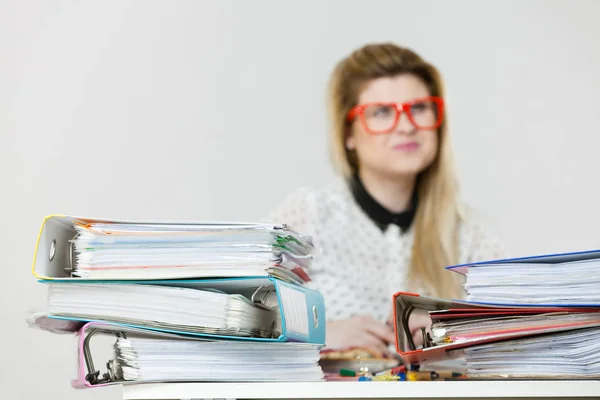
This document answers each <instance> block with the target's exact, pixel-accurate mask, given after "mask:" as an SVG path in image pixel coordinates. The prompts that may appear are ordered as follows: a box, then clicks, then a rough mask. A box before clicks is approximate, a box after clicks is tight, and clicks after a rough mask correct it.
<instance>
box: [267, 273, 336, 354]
mask: <svg viewBox="0 0 600 400" xmlns="http://www.w3.org/2000/svg"><path fill="white" fill-rule="evenodd" d="M274 283H275V287H276V290H277V297H278V299H279V304H280V310H281V316H282V320H283V321H282V328H283V340H289V341H299V342H306V343H314V344H321V345H323V344H325V303H324V300H323V296H322V295H321V293H319V292H317V291H315V290H311V289H307V288H304V287H301V286H298V285H294V284H290V283H286V282H281V281H274Z"/></svg>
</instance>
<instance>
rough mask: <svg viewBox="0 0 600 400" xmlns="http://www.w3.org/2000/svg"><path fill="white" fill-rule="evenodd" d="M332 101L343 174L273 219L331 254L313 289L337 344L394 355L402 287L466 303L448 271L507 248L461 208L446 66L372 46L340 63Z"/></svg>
mask: <svg viewBox="0 0 600 400" xmlns="http://www.w3.org/2000/svg"><path fill="white" fill-rule="evenodd" d="M329 103H330V118H331V122H332V129H331V149H332V151H333V161H334V164H335V167H336V168H337V170H338V171H339V172H340V175H341V177H342V179H341V180H340V182H338V183H336V184H334V185H332V186H330V187H326V188H319V189H310V188H303V189H299V190H297V191H296V192H295V193H293V194H291V195H290V196H289V197H287V199H286V200H285V201H284V202H283V204H282V205H281V206H280V207H279V209H278V210H277V211H276V212H275V213H274V214H273V215H271V219H272V220H275V221H281V222H285V223H287V224H289V225H291V226H292V227H293V228H294V229H296V230H298V231H300V232H303V233H306V234H309V235H312V236H313V237H314V240H315V244H316V245H317V246H318V247H319V249H320V253H318V254H317V255H316V256H315V260H314V263H313V266H314V267H313V268H311V272H310V274H311V278H312V282H311V283H310V284H309V286H310V287H312V288H315V289H317V290H319V291H321V293H323V295H324V297H325V303H326V312H327V317H328V321H329V322H328V324H327V346H328V347H332V348H348V347H362V348H369V349H372V350H374V351H377V352H379V353H385V352H386V350H387V348H388V345H389V344H390V343H392V342H393V341H394V334H393V332H392V329H391V328H390V325H391V324H390V322H391V312H392V310H391V305H392V301H391V298H392V295H393V293H395V292H398V291H411V292H418V293H420V294H425V295H432V296H439V297H444V298H459V297H461V296H462V289H461V284H460V282H459V280H458V276H457V275H458V274H456V273H453V272H449V271H446V270H445V269H444V267H445V266H447V265H452V264H457V263H463V262H471V261H476V260H484V259H493V258H499V257H500V256H501V253H500V250H499V246H498V242H497V241H496V240H495V239H494V237H493V236H492V235H490V234H488V232H487V230H485V229H484V228H483V227H482V226H481V225H480V224H479V223H478V222H477V220H476V218H475V216H474V215H473V212H471V211H469V210H468V209H466V208H465V207H463V206H462V205H461V203H460V200H459V197H458V187H457V179H456V176H455V170H454V166H453V160H452V150H451V147H450V136H449V133H448V124H447V115H446V110H445V107H444V91H443V86H442V79H441V77H440V74H439V73H438V71H437V70H436V68H435V67H434V66H432V65H431V64H429V63H427V62H426V61H424V60H423V59H422V58H421V57H420V56H418V55H417V54H415V53H414V52H413V51H411V50H409V49H406V48H401V47H398V46H396V45H394V44H388V43H384V44H371V45H367V46H364V47H362V48H360V49H358V50H356V51H354V52H353V53H352V54H350V55H349V56H348V57H347V58H345V59H343V60H342V61H341V62H340V63H339V64H338V65H337V67H336V68H335V70H334V72H333V75H332V77H331V83H330V91H329ZM423 324H424V322H423V321H418V322H415V325H414V329H415V330H416V329H419V330H420V326H422V325H423Z"/></svg>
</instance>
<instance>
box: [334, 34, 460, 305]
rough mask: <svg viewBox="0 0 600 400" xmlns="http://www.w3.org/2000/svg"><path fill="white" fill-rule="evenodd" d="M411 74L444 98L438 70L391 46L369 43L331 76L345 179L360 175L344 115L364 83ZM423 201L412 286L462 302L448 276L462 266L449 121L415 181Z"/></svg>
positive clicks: (337, 159)
mask: <svg viewBox="0 0 600 400" xmlns="http://www.w3.org/2000/svg"><path fill="white" fill-rule="evenodd" d="M399 74H412V75H415V76H417V77H418V78H420V79H421V80H422V81H423V82H424V83H425V84H426V85H427V87H428V89H429V91H430V95H431V96H439V97H441V98H444V87H443V83H442V78H441V76H440V74H439V72H438V70H437V69H436V68H435V67H434V66H433V65H431V64H429V63H427V62H426V61H424V60H423V59H422V58H421V57H420V56H419V55H417V54H416V53H414V52H413V51H411V50H409V49H406V48H402V47H398V46H396V45H394V44H391V43H381V44H369V45H366V46H364V47H361V48H359V49H357V50H355V51H354V52H352V53H351V54H350V55H349V56H348V57H346V58H345V59H343V60H342V61H341V62H340V63H339V64H338V65H337V66H336V68H335V70H334V71H333V74H332V76H331V80H330V87H329V108H330V110H329V111H330V120H331V123H332V129H331V134H330V140H331V143H330V147H331V151H332V160H333V163H334V166H335V167H336V169H337V170H338V171H339V172H340V173H341V174H342V175H343V176H344V177H346V178H347V179H349V178H350V177H351V176H353V175H354V174H355V173H357V170H358V160H357V159H356V156H355V154H354V152H352V151H349V150H347V149H346V145H345V144H346V138H347V136H348V134H349V130H350V124H349V123H348V122H347V119H346V116H347V114H348V111H350V109H351V108H352V107H354V106H355V105H356V104H357V101H358V96H359V94H360V92H361V90H362V88H363V87H364V86H365V84H366V83H368V82H369V81H371V80H373V79H377V78H381V77H390V76H396V75H399ZM415 190H416V191H417V196H418V199H419V203H418V207H417V210H416V215H415V220H414V222H413V224H414V227H413V229H414V243H413V248H412V254H411V262H410V267H409V275H408V277H409V280H410V282H411V284H412V285H416V287H413V288H412V290H416V288H418V287H423V288H428V289H430V291H431V294H432V295H434V296H440V297H445V298H461V297H462V296H463V292H462V290H461V288H460V285H459V281H458V278H457V277H456V275H458V274H456V273H453V272H450V271H445V270H444V267H445V266H447V265H452V264H456V263H457V262H458V238H457V236H458V235H457V233H458V228H459V223H460V220H461V210H460V206H459V201H458V183H457V179H456V172H455V169H454V161H453V154H452V149H451V146H450V136H449V132H448V123H447V117H446V115H444V120H443V123H442V125H441V126H440V128H439V147H438V154H437V156H436V157H435V159H434V161H433V162H432V163H431V165H429V166H428V167H427V168H426V169H425V170H424V171H423V172H421V174H420V175H419V179H417V186H416V188H415Z"/></svg>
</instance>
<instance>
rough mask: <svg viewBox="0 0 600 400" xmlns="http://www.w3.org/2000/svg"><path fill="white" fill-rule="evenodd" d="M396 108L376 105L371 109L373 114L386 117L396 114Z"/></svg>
mask: <svg viewBox="0 0 600 400" xmlns="http://www.w3.org/2000/svg"><path fill="white" fill-rule="evenodd" d="M395 111H396V110H395V109H393V108H392V107H390V106H375V107H373V108H372V110H371V116H373V117H378V118H384V117H391V116H394V113H395Z"/></svg>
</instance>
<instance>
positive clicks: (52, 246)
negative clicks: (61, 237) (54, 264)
mask: <svg viewBox="0 0 600 400" xmlns="http://www.w3.org/2000/svg"><path fill="white" fill-rule="evenodd" d="M55 255H56V239H52V242H51V243H50V253H49V254H48V261H52V260H54V256H55Z"/></svg>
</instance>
